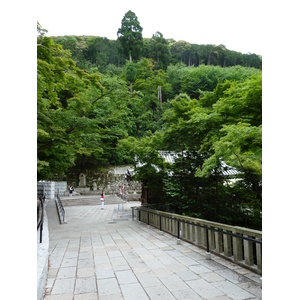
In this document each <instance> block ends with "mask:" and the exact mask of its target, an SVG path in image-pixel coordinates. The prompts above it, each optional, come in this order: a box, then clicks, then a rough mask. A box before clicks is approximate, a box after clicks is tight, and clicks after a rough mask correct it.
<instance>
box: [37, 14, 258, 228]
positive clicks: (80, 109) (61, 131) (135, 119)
mask: <svg viewBox="0 0 300 300" xmlns="http://www.w3.org/2000/svg"><path fill="white" fill-rule="evenodd" d="M126 22H129V23H130V22H132V24H135V27H134V28H137V29H136V31H135V32H134V33H135V34H136V33H139V34H138V35H136V36H135V38H132V39H131V41H132V43H131V44H126V43H127V42H128V40H130V39H127V38H125V39H123V37H125V36H126V35H127V34H129V35H130V34H132V32H131V31H130V30H131V29H129V31H126V30H128V29H126V28H128V27H125V25H124V24H125V23H126ZM137 22H138V20H137V18H136V16H135V15H134V13H133V12H130V11H129V12H128V13H127V14H126V15H125V16H124V19H123V20H122V23H121V27H120V28H119V30H118V39H117V40H115V41H112V40H108V39H106V38H102V37H90V36H81V37H78V36H64V37H47V36H46V35H45V32H46V30H45V29H43V28H42V27H41V26H40V24H39V23H38V28H37V30H38V38H37V127H38V128H37V139H38V141H37V146H38V148H37V156H38V161H37V162H38V165H37V172H38V179H49V180H53V179H56V180H58V179H59V180H65V179H66V176H67V174H68V173H69V172H73V171H74V170H86V169H95V170H96V169H99V168H102V167H105V166H108V165H120V164H127V163H132V164H134V162H135V160H134V159H135V157H138V159H139V160H140V161H141V162H143V163H144V164H145V165H144V167H142V168H140V169H139V170H137V174H136V179H138V180H141V181H143V182H144V183H145V184H147V186H148V187H149V188H150V187H151V188H152V189H153V190H154V191H156V192H157V194H158V195H159V197H160V199H161V201H160V202H161V203H160V204H163V205H164V206H165V207H166V206H168V208H169V209H170V210H172V211H175V212H177V213H183V214H188V215H193V216H197V217H202V218H209V219H212V220H216V221H222V222H227V223H232V224H236V225H246V226H252V227H254V228H259V227H260V226H261V215H260V212H261V202H262V198H261V187H262V184H261V174H262V170H261V166H262V162H261V149H262V141H261V135H262V133H261V130H262V107H261V104H262V72H261V58H260V57H259V56H257V55H255V54H247V55H245V54H241V53H238V52H234V51H230V50H228V49H226V48H225V47H224V46H213V45H190V44H189V43H188V42H183V41H178V42H176V41H169V40H165V39H164V38H163V35H162V34H161V33H159V32H157V33H155V34H154V35H153V37H152V38H151V39H143V38H142V27H139V26H138V25H139V23H137ZM129 28H132V27H130V26H129ZM125 29H126V30H125ZM131 36H132V35H131ZM157 150H170V151H177V152H178V153H183V152H184V153H185V155H184V156H183V155H182V156H181V157H180V158H179V159H178V161H176V162H175V163H174V164H173V165H168V164H165V163H164V162H163V161H162V160H161V159H160V158H159V156H158V154H157ZM221 159H222V160H223V161H225V162H226V163H227V164H228V165H230V166H232V167H235V168H236V169H237V170H238V171H240V173H241V174H243V175H242V176H243V179H244V180H242V181H238V182H237V183H236V184H234V185H228V184H226V178H223V177H222V176H221V175H220V161H221ZM153 164H155V165H157V166H160V168H161V170H162V171H161V172H157V170H156V169H155V168H154V167H153ZM170 171H171V172H172V174H173V176H168V174H170Z"/></svg>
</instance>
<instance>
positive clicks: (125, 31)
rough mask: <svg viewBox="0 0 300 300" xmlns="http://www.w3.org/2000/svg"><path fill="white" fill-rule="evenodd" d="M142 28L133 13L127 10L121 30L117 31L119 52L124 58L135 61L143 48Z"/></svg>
mask: <svg viewBox="0 0 300 300" xmlns="http://www.w3.org/2000/svg"><path fill="white" fill-rule="evenodd" d="M142 32H143V28H142V27H141V25H140V22H139V21H138V18H137V16H136V15H135V13H134V12H132V11H131V10H129V11H128V12H127V13H126V14H125V16H124V17H123V19H122V24H121V28H119V29H118V32H117V34H118V40H119V41H120V44H121V51H122V52H123V54H124V55H125V56H128V57H129V61H130V62H132V58H134V59H137V58H139V55H140V53H141V50H142V48H143V36H142Z"/></svg>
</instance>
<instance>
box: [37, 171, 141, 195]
mask: <svg viewBox="0 0 300 300" xmlns="http://www.w3.org/2000/svg"><path fill="white" fill-rule="evenodd" d="M127 170H132V166H120V167H111V168H107V169H102V170H99V171H90V170H86V171H81V172H80V173H78V174H75V173H74V174H69V175H68V178H67V181H39V182H38V185H37V190H38V197H42V196H43V192H44V191H45V193H46V198H47V199H53V198H55V196H56V194H57V192H58V191H59V194H60V195H65V196H67V195H68V194H69V185H72V186H73V188H74V192H73V195H76V194H81V195H92V194H101V193H104V194H106V195H108V194H118V193H119V187H120V186H122V185H124V189H125V194H126V195H127V196H129V198H130V197H131V198H135V199H136V198H139V197H140V196H141V193H142V186H141V183H140V182H138V181H130V182H127V180H126V176H125V174H126V173H127Z"/></svg>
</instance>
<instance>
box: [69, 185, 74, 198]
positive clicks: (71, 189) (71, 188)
mask: <svg viewBox="0 0 300 300" xmlns="http://www.w3.org/2000/svg"><path fill="white" fill-rule="evenodd" d="M73 190H74V189H73V186H72V185H70V187H69V196H70V197H72V195H73Z"/></svg>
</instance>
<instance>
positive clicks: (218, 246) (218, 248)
mask: <svg viewBox="0 0 300 300" xmlns="http://www.w3.org/2000/svg"><path fill="white" fill-rule="evenodd" d="M215 241H216V251H217V252H218V253H222V252H223V234H222V233H220V232H218V231H216V232H215Z"/></svg>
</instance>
